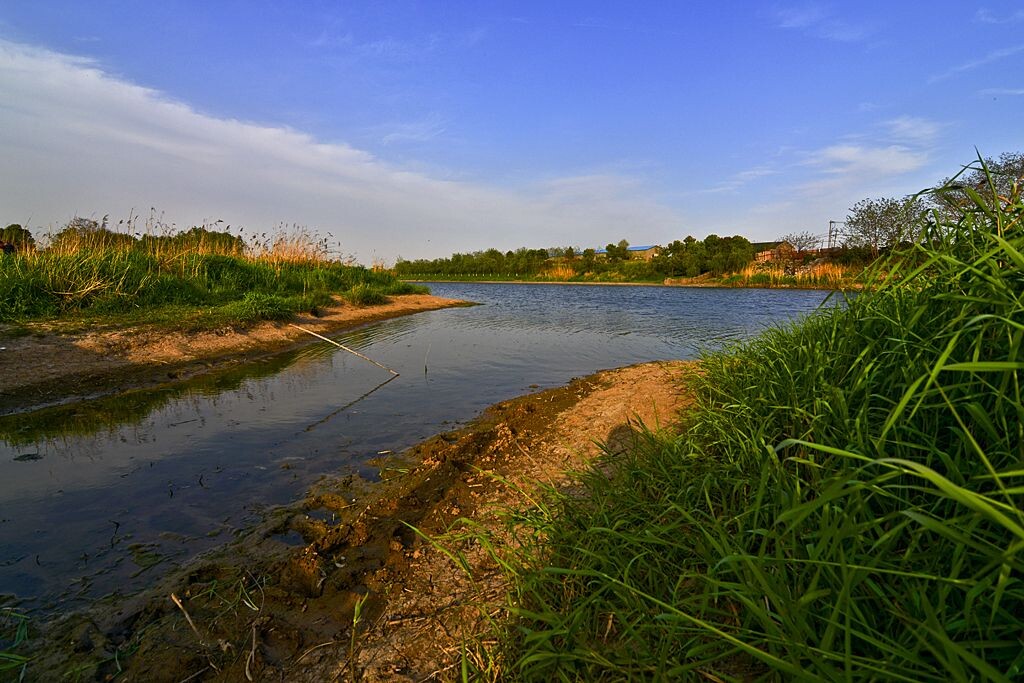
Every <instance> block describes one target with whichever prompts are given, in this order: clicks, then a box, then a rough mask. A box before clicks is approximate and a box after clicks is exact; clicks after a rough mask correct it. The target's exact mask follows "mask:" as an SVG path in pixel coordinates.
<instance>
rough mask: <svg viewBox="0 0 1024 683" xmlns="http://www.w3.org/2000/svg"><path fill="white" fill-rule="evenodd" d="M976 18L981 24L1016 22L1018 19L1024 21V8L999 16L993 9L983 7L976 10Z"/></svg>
mask: <svg viewBox="0 0 1024 683" xmlns="http://www.w3.org/2000/svg"><path fill="white" fill-rule="evenodd" d="M974 20H975V21H976V22H978V23H979V24H1015V23H1017V22H1018V21H1024V9H1019V10H1017V11H1016V12H1011V13H1010V14H1007V15H1004V16H999V15H997V14H995V13H994V12H992V11H991V10H988V9H985V8H982V9H979V10H978V11H977V12H975V14H974Z"/></svg>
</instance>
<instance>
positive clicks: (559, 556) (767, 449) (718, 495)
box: [499, 185, 1024, 681]
mask: <svg viewBox="0 0 1024 683" xmlns="http://www.w3.org/2000/svg"><path fill="white" fill-rule="evenodd" d="M947 191H949V190H948V189H940V190H937V191H936V192H937V193H938V194H941V193H943V192H947ZM970 192H973V190H972V191H970ZM1022 222H1024V205H1022V202H1021V193H1020V187H1019V185H1016V186H1014V190H1013V192H1012V193H1011V195H1010V196H1002V197H999V196H996V195H994V191H993V195H992V196H988V197H982V196H979V195H973V202H972V203H971V204H970V205H968V206H964V207H962V209H961V210H960V211H959V212H957V213H955V214H946V215H940V214H939V213H938V212H936V213H935V214H934V215H933V216H932V217H931V218H930V221H929V225H927V226H925V227H926V238H925V241H924V243H923V244H922V245H921V246H919V247H917V248H916V250H915V252H914V253H913V254H911V255H909V257H907V258H902V259H900V258H898V257H894V258H892V259H890V260H889V261H888V262H887V263H885V264H882V265H881V266H880V267H879V268H878V269H877V270H875V271H874V272H873V275H872V277H873V282H872V283H871V287H869V288H868V290H867V291H865V292H864V293H862V294H860V295H859V296H857V297H855V298H853V299H851V300H849V301H847V302H846V306H845V307H841V308H840V307H836V308H828V307H826V308H825V309H824V310H822V311H821V312H819V313H818V314H816V315H815V316H813V317H811V318H810V319H808V320H806V321H804V322H801V323H798V324H795V325H791V326H788V327H785V328H780V329H774V330H771V331H769V332H767V333H766V334H764V335H762V336H760V337H759V338H757V339H755V340H753V341H751V342H749V343H745V344H742V345H739V346H737V347H736V348H733V349H730V350H729V351H727V352H723V353H718V354H714V355H710V356H708V357H706V358H704V360H703V364H702V367H703V370H702V372H701V373H700V374H699V375H696V374H695V376H694V377H692V378H690V379H689V380H688V381H689V384H690V386H691V388H692V389H693V390H694V392H695V393H696V395H697V396H698V406H697V407H696V408H695V409H694V410H692V411H690V412H689V413H688V414H687V416H686V417H685V421H684V423H683V424H682V425H681V432H680V433H679V435H678V436H666V435H663V434H662V435H657V434H642V435H640V436H639V437H638V440H637V444H636V447H635V448H634V449H632V450H631V451H630V452H628V453H626V454H625V455H616V456H615V457H608V458H606V459H605V460H604V461H603V462H601V463H600V464H599V465H598V466H597V467H595V468H594V469H592V470H591V471H589V472H588V473H585V474H584V475H583V484H584V487H585V491H586V495H579V494H578V493H577V494H575V495H571V496H566V495H558V494H555V493H552V494H551V496H552V499H551V504H550V506H548V507H545V508H544V510H541V511H534V512H531V513H527V515H526V516H525V517H523V518H521V519H520V520H519V523H518V525H517V527H516V528H517V531H518V533H519V535H520V539H521V540H522V542H523V546H522V547H523V549H522V551H521V554H520V555H518V556H517V557H516V558H515V559H516V563H515V564H513V565H512V566H513V570H512V578H513V584H514V587H515V590H514V596H513V598H514V599H513V606H512V614H513V619H512V620H511V622H510V624H509V625H508V626H507V627H506V630H505V632H504V639H503V643H504V644H503V649H502V651H501V652H500V655H501V656H500V658H499V661H500V662H501V666H502V667H503V670H504V672H505V673H506V674H507V675H514V676H518V677H521V678H523V679H528V680H556V679H560V680H618V679H623V678H664V679H679V678H683V679H686V678H693V679H694V680H704V679H706V680H795V679H796V680H799V679H807V680H903V681H967V680H990V681H1010V680H1020V679H1021V678H1022V677H1024V426H1022V425H1024V398H1022V386H1021V381H1022V379H1024V355H1022V353H1021V343H1022V340H1024V228H1022ZM883 273H885V274H884V275H883Z"/></svg>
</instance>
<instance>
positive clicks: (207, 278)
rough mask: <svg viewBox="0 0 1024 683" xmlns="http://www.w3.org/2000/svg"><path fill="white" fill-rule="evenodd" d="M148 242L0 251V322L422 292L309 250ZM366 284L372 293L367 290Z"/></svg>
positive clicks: (262, 313)
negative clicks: (171, 246)
mask: <svg viewBox="0 0 1024 683" xmlns="http://www.w3.org/2000/svg"><path fill="white" fill-rule="evenodd" d="M147 245H148V243H147V242H136V243H129V244H127V245H125V244H117V245H108V244H105V243H104V244H102V245H100V246H90V245H86V246H81V245H78V246H76V247H75V248H74V249H60V248H57V247H54V248H51V249H48V250H40V251H35V252H31V251H30V252H25V253H19V254H16V255H9V256H5V257H4V258H3V259H0V321H3V322H17V323H23V322H29V321H39V320H62V319H68V318H100V319H118V318H123V317H131V316H133V315H134V314H137V313H139V312H144V313H145V314H146V316H147V317H152V318H154V319H160V318H161V313H160V311H161V310H162V309H167V310H169V311H171V312H172V314H171V315H173V316H180V315H181V312H182V311H183V310H187V311H190V312H189V313H188V314H186V315H185V318H186V319H189V320H193V321H194V322H195V323H196V324H197V325H198V326H200V327H203V326H208V325H215V324H220V323H224V324H230V323H243V324H244V323H250V322H254V321H258V320H282V319H286V318H288V317H291V316H292V315H293V314H294V313H295V312H297V311H301V310H312V309H313V308H314V307H317V306H323V305H326V304H327V303H329V302H330V297H331V295H332V294H350V297H351V298H355V299H359V300H360V302H361V303H360V305H371V304H372V303H374V302H377V303H379V302H381V301H382V300H383V297H384V295H385V294H404V293H412V292H422V291H424V289H423V288H417V287H414V286H412V285H408V284H406V283H403V282H400V281H398V280H397V279H395V278H394V277H393V276H392V275H390V274H388V273H382V272H375V271H370V270H367V269H365V268H362V267H358V266H349V265H344V264H341V263H338V262H335V261H327V260H322V259H319V258H314V257H300V258H295V259H292V260H283V259H280V258H272V257H259V256H258V257H246V256H241V255H237V254H220V253H205V252H202V251H198V250H188V249H186V250H183V251H170V250H167V249H164V250H163V251H159V250H154V249H151V248H149V247H148V246H147ZM184 246H185V247H188V244H185V245H184ZM370 290H373V291H375V292H378V293H379V294H380V295H379V296H377V297H371V296H368V294H367V293H368V292H369V291H370ZM353 292H354V293H353ZM164 317H166V316H164Z"/></svg>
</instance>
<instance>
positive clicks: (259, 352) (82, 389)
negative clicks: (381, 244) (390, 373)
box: [0, 294, 472, 416]
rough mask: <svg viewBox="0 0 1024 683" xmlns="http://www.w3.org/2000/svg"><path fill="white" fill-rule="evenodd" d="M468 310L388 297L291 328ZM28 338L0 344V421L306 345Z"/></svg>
mask: <svg viewBox="0 0 1024 683" xmlns="http://www.w3.org/2000/svg"><path fill="white" fill-rule="evenodd" d="M467 305H472V304H469V303H467V302H463V301H458V300H455V299H445V298H441V297H436V296H432V295H426V294H407V295H402V296H395V297H391V299H390V301H388V302H387V303H385V304H382V305H379V306H371V307H356V306H352V305H350V304H347V303H344V302H343V301H341V300H338V301H337V302H336V305H334V306H332V307H329V308H327V309H325V310H323V311H317V313H318V314H319V315H317V316H314V315H312V314H311V313H305V314H300V315H297V316H296V318H295V320H293V321H291V322H292V323H294V324H295V325H299V326H301V327H305V328H307V329H309V330H312V331H314V332H317V333H319V334H325V333H330V332H337V331H340V330H347V329H354V328H357V327H360V326H362V325H367V324H369V323H373V322H377V321H380V320H386V319H389V318H395V317H399V316H404V315H411V314H413V313H419V312H422V311H431V310H438V309H442V308H451V307H456V306H467ZM30 329H32V330H33V331H32V333H31V334H27V335H26V334H23V335H21V336H15V337H12V336H9V335H6V336H3V337H2V338H0V416H2V415H10V414H16V413H23V412H29V411H32V410H38V409H40V408H47V407H51V406H56V405H63V404H68V403H75V402H78V401H84V400H89V399H94V398H99V397H102V396H106V395H110V394H113V393H117V392H121V391H125V390H128V389H144V388H156V387H159V386H165V385H167V384H168V383H176V382H180V381H182V380H187V379H190V378H193V377H196V376H198V375H201V374H204V373H207V372H211V371H213V370H218V369H223V368H225V367H228V366H231V365H238V364H241V363H248V362H252V361H255V360H260V359H263V358H267V357H270V356H274V355H277V354H279V353H282V352H284V351H287V350H290V349H294V348H298V347H300V346H304V345H307V344H312V343H321V342H320V340H318V339H317V338H316V337H313V336H311V335H309V334H307V333H305V332H302V331H300V330H297V329H295V328H294V327H290V326H289V324H288V323H281V322H263V323H258V324H255V325H251V326H247V327H241V326H240V327H225V328H221V329H218V330H204V331H197V332H188V331H180V330H167V329H165V328H163V327H156V326H151V327H147V326H137V327H132V328H109V329H97V330H90V331H86V332H75V333H70V334H61V333H59V332H54V331H50V330H48V329H47V328H46V327H45V326H43V325H35V326H33V327H32V328H30Z"/></svg>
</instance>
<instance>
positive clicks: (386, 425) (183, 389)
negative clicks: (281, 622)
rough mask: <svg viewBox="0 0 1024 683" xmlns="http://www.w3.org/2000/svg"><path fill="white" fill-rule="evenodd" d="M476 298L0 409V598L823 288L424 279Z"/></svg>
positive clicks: (170, 560) (104, 585) (150, 565)
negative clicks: (206, 366) (88, 392)
mask: <svg viewBox="0 0 1024 683" xmlns="http://www.w3.org/2000/svg"><path fill="white" fill-rule="evenodd" d="M431 290H432V293H434V294H437V295H439V296H444V297H452V298H458V299H465V300H469V301H474V302H478V303H480V304H482V305H480V306H474V307H470V308H453V309H445V310H439V311H431V312H427V313H419V314H416V315H414V316H410V317H404V318H396V319H393V320H388V321H384V322H379V323H375V324H372V325H369V326H366V327H363V328H360V329H357V330H353V331H350V332H347V333H343V334H339V335H336V337H335V338H336V339H338V340H339V341H340V342H342V343H343V344H346V345H348V346H350V347H352V348H355V349H357V350H359V351H360V352H361V353H364V354H366V355H367V356H369V357H371V358H373V359H374V360H377V361H379V362H380V363H383V364H384V365H386V366H388V367H392V368H395V369H396V370H397V371H398V372H399V373H400V376H398V377H395V378H392V377H391V375H389V374H388V373H387V372H385V371H384V370H381V369H380V368H378V367H375V366H373V365H370V364H369V363H366V362H365V361H363V360H360V359H358V358H356V357H354V356H352V355H350V354H348V353H345V352H342V351H340V350H339V349H337V348H336V347H334V346H332V345H330V344H327V343H326V342H324V343H316V344H312V345H309V346H306V347H303V348H302V349H299V350H297V351H293V352H290V353H285V354H282V355H281V356H278V357H276V358H274V359H272V360H270V361H263V362H259V363H253V364H250V365H248V366H244V367H241V368H239V367H235V368H233V369H231V370H228V371H226V372H220V373H217V372H215V373H212V374H209V375H206V376H204V377H201V378H198V379H196V380H192V381H189V382H186V383H182V384H178V385H175V386H170V387H167V388H165V389H160V390H152V389H150V390H146V391H131V392H127V393H124V394H121V395H118V396H113V397H109V398H105V399H101V400H97V401H90V402H86V403H81V404H76V405H72V406H67V407H61V408H55V409H49V410H44V411H39V412H38V413H33V414H28V415H18V416H13V417H7V418H2V419H0V603H8V604H19V605H20V607H21V608H22V609H25V610H29V611H35V612H38V613H52V612H56V611H65V610H68V609H72V608H74V607H76V606H81V605H82V604H84V603H86V602H88V601H91V600H95V599H97V598H99V597H102V596H105V595H111V594H114V595H116V594H118V593H122V594H123V593H130V592H132V591H135V590H137V589H139V588H142V587H144V586H145V585H147V584H149V583H151V582H152V581H153V580H154V579H155V578H157V576H158V575H159V574H160V573H162V572H163V571H165V570H166V569H167V568H169V567H170V566H172V565H175V564H178V563H181V562H184V561H187V560H188V559H190V558H191V557H194V556H195V555H196V554H197V553H198V552H201V551H203V550H206V549H209V548H211V547H213V546H215V545H217V544H221V543H224V542H226V541H228V540H230V538H231V537H232V535H233V534H235V533H237V531H238V530H239V529H242V528H245V527H246V526H247V525H251V524H253V523H254V522H256V521H258V520H259V519H260V518H261V515H262V514H263V513H264V512H265V511H266V510H267V509H268V508H269V507H271V506H274V505H280V504H284V503H288V502H291V501H293V500H295V499H297V498H301V497H302V495H303V493H304V492H305V490H306V489H307V488H308V487H309V486H310V485H311V484H312V483H314V482H315V481H316V480H317V479H318V478H320V477H323V476H337V475H345V474H349V473H356V474H359V475H360V476H362V477H365V478H367V479H373V478H375V477H376V476H377V475H378V472H379V469H378V467H377V466H375V465H374V464H372V463H371V462H370V461H371V460H374V459H376V458H379V457H380V456H381V454H384V455H385V456H386V454H388V453H397V452H400V451H401V450H403V449H405V448H407V447H409V446H411V445H412V444H414V443H416V442H418V441H420V440H422V439H424V438H426V437H427V436H430V435H432V434H435V433H437V432H441V431H445V430H448V429H452V428H454V427H457V426H459V425H461V424H464V423H466V422H468V421H469V420H471V419H472V418H473V417H474V416H476V415H477V414H479V413H480V411H481V410H482V409H484V408H485V407H486V406H488V405H490V404H493V403H496V402H498V401H502V400H506V399H508V398H512V397H514V396H517V395H521V394H524V393H528V392H530V391H533V390H535V389H539V388H548V387H552V386H557V385H561V384H564V383H566V382H567V381H568V380H570V379H571V378H573V377H577V376H583V375H588V374H591V373H593V372H595V371H597V370H600V369H605V368H612V367H619V366H623V365H629V364H632V363H638V362H643V361H650V360H662V359H676V358H682V359H689V358H696V357H698V356H699V354H700V353H701V352H702V351H711V350H715V349H718V348H720V347H722V345H723V344H726V343H729V342H731V341H736V340H741V339H745V338H748V337H750V336H752V335H754V334H756V333H758V332H759V331H761V330H763V329H765V328H766V327H767V326H770V325H773V324H779V323H782V322H785V321H787V320H791V319H794V318H795V317H798V316H800V315H804V314H807V313H809V312H811V311H813V310H814V309H815V308H817V307H818V306H819V305H821V303H822V302H823V300H824V299H825V297H826V296H827V293H826V292H821V291H808V290H760V289H691V288H669V287H602V286H559V285H513V284H469V283H457V284H455V283H451V284H450V283H435V284H432V285H431Z"/></svg>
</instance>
